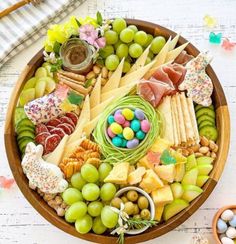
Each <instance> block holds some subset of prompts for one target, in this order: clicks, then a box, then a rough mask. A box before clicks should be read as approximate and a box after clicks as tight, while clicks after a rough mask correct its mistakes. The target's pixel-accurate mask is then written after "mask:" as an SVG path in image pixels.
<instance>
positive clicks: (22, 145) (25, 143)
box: [19, 138, 34, 153]
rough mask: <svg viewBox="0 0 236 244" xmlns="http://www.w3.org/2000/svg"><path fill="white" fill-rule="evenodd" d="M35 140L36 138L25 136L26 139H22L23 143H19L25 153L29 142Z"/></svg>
mask: <svg viewBox="0 0 236 244" xmlns="http://www.w3.org/2000/svg"><path fill="white" fill-rule="evenodd" d="M33 141H34V140H32V139H28V138H25V139H24V140H22V141H21V143H20V144H19V148H20V151H21V153H24V152H25V148H26V146H27V144H28V143H29V142H33Z"/></svg>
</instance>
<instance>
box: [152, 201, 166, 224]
mask: <svg viewBox="0 0 236 244" xmlns="http://www.w3.org/2000/svg"><path fill="white" fill-rule="evenodd" d="M164 207H165V205H159V204H158V206H155V217H154V219H155V220H156V221H158V222H160V221H161V217H162V214H163V211H164Z"/></svg>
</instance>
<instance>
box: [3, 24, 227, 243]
mask: <svg viewBox="0 0 236 244" xmlns="http://www.w3.org/2000/svg"><path fill="white" fill-rule="evenodd" d="M126 20H127V22H128V24H134V25H137V26H138V27H139V28H140V29H145V30H146V31H147V32H150V33H153V34H154V35H155V34H157V33H159V34H161V35H164V36H165V37H167V36H172V37H174V36H175V35H176V33H175V32H173V31H171V30H169V29H167V28H165V27H162V26H160V25H157V24H154V23H151V22H146V21H142V20H136V19H126ZM185 42H187V40H186V39H184V38H183V37H181V36H180V38H179V41H178V45H181V44H183V43H185ZM185 50H187V51H188V52H189V53H191V54H192V55H194V56H196V55H197V54H198V53H199V51H198V49H196V48H195V47H194V46H193V45H192V44H191V43H189V45H188V46H187V48H186V49H185ZM42 51H43V49H42V50H40V51H39V52H38V53H37V54H36V55H35V56H34V57H33V58H32V59H31V60H30V61H29V63H28V64H27V66H26V67H25V69H24V71H23V72H22V73H21V75H20V77H19V79H18V81H17V84H16V86H15V89H14V90H13V92H12V95H11V98H10V101H11V102H10V103H9V105H8V110H7V111H8V113H7V117H6V123H5V130H4V141H5V148H6V153H7V157H8V161H9V165H10V168H11V171H12V173H13V176H14V178H15V180H16V183H17V185H18V186H19V188H20V190H21V192H22V193H23V195H24V196H25V198H26V199H27V200H28V201H29V202H30V203H31V205H32V206H33V207H34V208H35V209H36V210H37V211H38V212H39V213H40V214H41V215H42V216H43V217H44V218H46V219H47V220H48V221H49V222H50V223H52V224H53V225H55V226H57V227H58V228H60V229H61V230H63V231H65V232H67V233H69V234H71V235H73V236H76V237H79V238H82V239H85V240H88V241H92V242H96V243H111V242H116V241H117V237H114V236H111V235H96V234H94V233H88V234H85V235H82V234H79V233H78V232H76V230H75V228H74V226H71V225H70V224H68V223H66V222H65V221H64V219H63V218H61V217H58V216H57V215H56V213H55V211H54V210H53V209H51V208H50V207H49V206H48V205H47V204H46V203H45V202H44V201H43V200H42V199H41V197H40V196H39V195H38V194H37V193H36V192H34V191H33V190H31V189H30V188H29V187H28V181H27V178H26V177H25V176H24V174H23V172H22V168H21V167H19V164H20V158H19V153H18V148H17V145H16V140H15V133H14V125H13V116H12V114H14V109H15V107H16V102H17V99H18V95H19V92H20V90H21V88H22V87H23V84H24V82H25V81H26V79H27V78H29V77H30V75H32V73H33V69H34V67H36V66H37V65H40V63H41V62H42V57H43V54H42ZM207 73H208V74H209V76H210V77H211V79H212V81H213V84H214V89H215V95H214V96H216V102H217V104H216V113H217V120H218V121H219V123H220V125H221V126H220V128H219V130H220V137H221V136H222V138H223V139H221V138H220V139H219V155H218V157H217V160H216V162H215V167H214V168H213V170H212V172H211V174H210V178H209V180H208V181H207V183H206V184H205V185H204V187H203V189H204V192H203V193H202V194H201V195H200V196H199V197H198V198H196V199H195V200H194V201H192V202H191V203H190V206H189V207H188V208H186V209H185V210H183V211H181V212H180V213H179V214H177V215H176V216H174V217H172V218H171V219H170V220H168V221H167V222H165V223H162V224H160V225H157V226H156V227H153V228H151V229H149V230H147V231H145V232H144V233H142V234H140V235H137V236H127V237H126V243H138V242H143V241H147V240H150V239H153V238H156V237H158V236H161V235H163V234H165V233H167V232H169V231H171V230H172V229H174V228H175V227H177V226H178V225H180V224H181V223H183V222H184V221H185V220H186V219H188V218H189V217H190V216H191V215H192V214H193V213H194V212H195V211H196V210H197V209H198V208H199V207H200V206H201V205H202V204H203V202H204V201H205V200H206V199H207V197H208V196H209V195H210V193H211V192H212V191H213V189H214V187H215V186H216V184H217V182H218V179H219V178H220V175H221V173H222V171H223V168H224V165H225V162H226V158H227V154H228V149H229V141H230V117H229V111H228V107H227V101H226V98H225V95H224V92H223V89H222V87H221V85H220V82H219V80H218V78H217V76H216V74H215V72H214V71H213V69H212V68H211V66H210V65H208V67H207ZM216 166H217V167H216Z"/></svg>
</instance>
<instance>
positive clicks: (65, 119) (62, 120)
mask: <svg viewBox="0 0 236 244" xmlns="http://www.w3.org/2000/svg"><path fill="white" fill-rule="evenodd" d="M59 120H60V121H61V123H62V124H63V123H67V124H70V125H71V126H73V128H75V124H74V122H73V120H72V119H70V118H69V117H66V116H62V117H61V118H59Z"/></svg>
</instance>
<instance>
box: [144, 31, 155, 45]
mask: <svg viewBox="0 0 236 244" xmlns="http://www.w3.org/2000/svg"><path fill="white" fill-rule="evenodd" d="M152 40H153V35H151V34H147V41H146V43H145V44H144V45H143V46H144V47H148V46H149V45H150V44H151V42H152Z"/></svg>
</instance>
